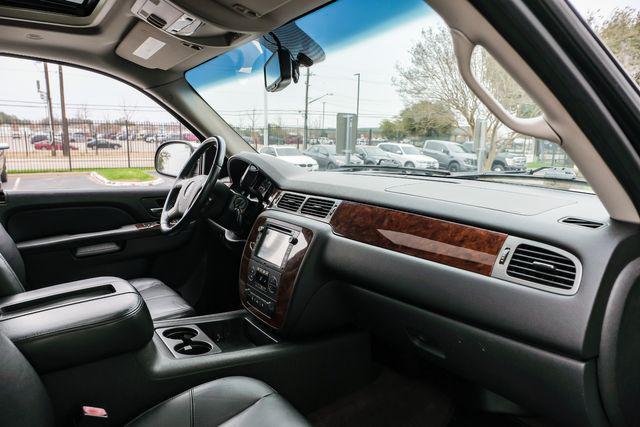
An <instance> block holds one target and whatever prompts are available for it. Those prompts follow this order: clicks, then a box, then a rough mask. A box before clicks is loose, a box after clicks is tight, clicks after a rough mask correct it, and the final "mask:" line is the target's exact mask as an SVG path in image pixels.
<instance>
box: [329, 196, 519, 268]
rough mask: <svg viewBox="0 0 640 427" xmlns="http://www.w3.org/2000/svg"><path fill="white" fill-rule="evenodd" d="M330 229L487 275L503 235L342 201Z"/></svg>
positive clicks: (500, 245) (386, 247)
mask: <svg viewBox="0 0 640 427" xmlns="http://www.w3.org/2000/svg"><path fill="white" fill-rule="evenodd" d="M330 224H331V227H332V228H333V232H334V233H335V234H337V235H339V236H342V237H346V238H348V239H351V240H356V241H358V242H362V243H367V244H370V245H373V246H377V247H380V248H385V249H389V250H392V251H394V252H400V253H403V254H406V255H411V256H414V257H418V258H422V259H426V260H429V261H434V262H438V263H441V264H445V265H448V266H451V267H457V268H461V269H464V270H468V271H473V272H475V273H480V274H484V275H485V276H490V275H491V271H492V270H493V265H494V263H495V261H496V257H497V256H498V253H499V252H500V248H502V245H503V243H504V241H505V240H506V238H507V235H506V234H503V233H497V232H494V231H489V230H484V229H482V228H477V227H472V226H468V225H463V224H457V223H454V222H449V221H443V220H439V219H435V218H430V217H426V216H422V215H416V214H412V213H408V212H401V211H397V210H393V209H387V208H381V207H378V206H370V205H365V204H360V203H353V202H342V203H341V204H340V206H339V207H338V209H337V210H336V212H335V213H334V214H333V217H332V218H331V222H330Z"/></svg>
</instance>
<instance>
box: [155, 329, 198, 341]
mask: <svg viewBox="0 0 640 427" xmlns="http://www.w3.org/2000/svg"><path fill="white" fill-rule="evenodd" d="M162 335H163V336H165V337H167V338H169V339H172V340H183V341H184V340H190V339H191V338H193V337H195V336H196V335H198V331H196V330H195V329H191V328H171V329H167V330H166V331H163V332H162Z"/></svg>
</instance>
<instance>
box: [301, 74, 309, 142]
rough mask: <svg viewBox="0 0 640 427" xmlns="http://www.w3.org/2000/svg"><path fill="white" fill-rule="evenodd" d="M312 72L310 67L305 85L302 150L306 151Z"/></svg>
mask: <svg viewBox="0 0 640 427" xmlns="http://www.w3.org/2000/svg"><path fill="white" fill-rule="evenodd" d="M310 75H311V72H309V67H307V77H306V78H305V83H304V86H305V88H304V133H303V134H302V149H303V150H306V149H307V145H308V142H309V126H308V124H307V121H308V119H309V76H310Z"/></svg>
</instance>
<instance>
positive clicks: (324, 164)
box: [303, 145, 363, 169]
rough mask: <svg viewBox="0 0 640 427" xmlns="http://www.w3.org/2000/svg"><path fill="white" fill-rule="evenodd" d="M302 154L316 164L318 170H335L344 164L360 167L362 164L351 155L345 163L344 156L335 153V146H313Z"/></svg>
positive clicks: (345, 158) (345, 157)
mask: <svg viewBox="0 0 640 427" xmlns="http://www.w3.org/2000/svg"><path fill="white" fill-rule="evenodd" d="M303 154H304V155H305V156H309V157H311V158H312V159H313V160H315V161H316V162H318V166H320V169H335V168H336V167H338V166H344V165H346V164H351V165H361V164H362V163H363V162H362V160H360V158H358V156H356V155H355V154H352V155H351V156H350V157H349V161H348V162H347V156H346V155H344V154H337V153H336V146H335V145H314V146H313V147H310V148H309V149H307V151H305V152H304V153H303Z"/></svg>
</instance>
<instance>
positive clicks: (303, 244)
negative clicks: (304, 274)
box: [239, 217, 313, 329]
mask: <svg viewBox="0 0 640 427" xmlns="http://www.w3.org/2000/svg"><path fill="white" fill-rule="evenodd" d="M265 223H266V218H264V217H260V218H258V219H257V220H256V222H255V224H254V225H253V228H252V229H251V233H250V234H249V238H248V239H247V243H246V244H245V247H244V251H243V252H242V260H241V262H240V280H239V283H240V301H241V302H242V305H243V306H244V308H246V309H247V310H248V311H250V312H251V313H253V314H254V315H255V316H256V317H258V318H259V319H260V320H262V321H263V322H265V323H266V324H268V325H269V326H271V327H273V328H275V329H280V328H281V327H282V325H283V324H284V320H285V318H286V316H287V310H288V309H289V302H290V301H291V297H292V295H293V290H294V288H295V284H296V279H297V278H298V272H299V270H300V267H301V266H302V261H303V260H304V257H305V255H306V254H307V250H308V249H309V244H310V243H311V240H312V239H313V232H312V231H311V230H309V229H308V228H304V227H303V228H302V232H301V233H300V234H299V235H298V242H297V243H296V244H295V245H294V246H293V247H292V248H291V252H290V253H289V259H288V260H287V262H286V264H285V266H284V268H283V269H282V272H281V274H280V285H279V286H278V296H277V302H276V310H275V313H274V314H273V316H272V317H268V316H266V315H264V314H263V313H261V312H260V311H259V310H258V309H256V308H254V307H252V306H251V305H249V304H248V303H247V299H246V297H245V292H244V291H245V287H246V284H247V279H248V275H249V260H250V259H251V248H250V243H251V242H256V238H257V236H258V228H259V227H260V226H261V225H264V224H265ZM285 225H286V224H285Z"/></svg>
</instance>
